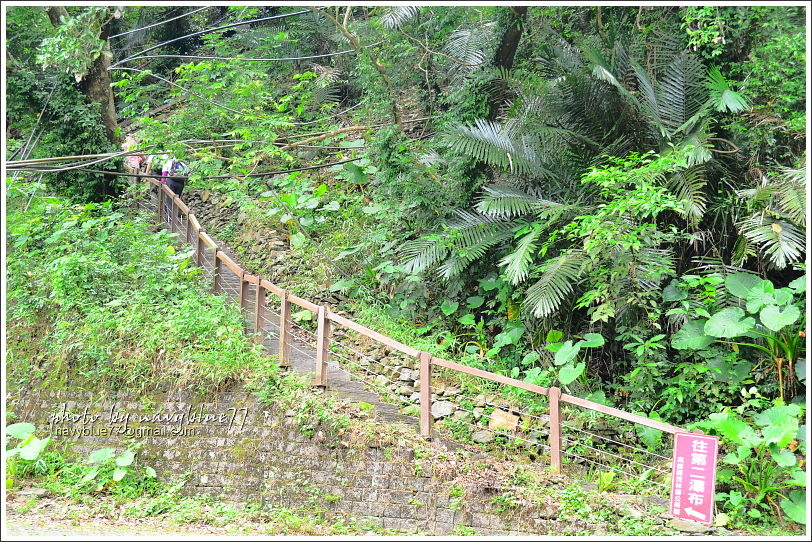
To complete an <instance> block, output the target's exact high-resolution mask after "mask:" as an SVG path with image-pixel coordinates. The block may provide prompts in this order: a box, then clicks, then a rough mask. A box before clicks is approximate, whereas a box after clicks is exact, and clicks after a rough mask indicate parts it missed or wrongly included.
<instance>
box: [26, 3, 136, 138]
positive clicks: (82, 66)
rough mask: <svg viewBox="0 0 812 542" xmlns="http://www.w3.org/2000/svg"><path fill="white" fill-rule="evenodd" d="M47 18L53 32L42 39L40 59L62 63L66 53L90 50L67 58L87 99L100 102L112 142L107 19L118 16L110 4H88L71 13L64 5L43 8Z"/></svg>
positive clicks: (112, 102)
mask: <svg viewBox="0 0 812 542" xmlns="http://www.w3.org/2000/svg"><path fill="white" fill-rule="evenodd" d="M45 11H46V13H47V14H48V19H49V20H50V21H51V24H52V25H53V26H54V28H55V29H56V34H55V35H54V36H52V37H49V38H46V39H45V40H44V41H43V45H42V49H43V51H42V53H41V54H40V62H42V63H43V64H45V65H52V64H61V63H65V60H66V57H68V55H71V56H73V53H74V52H75V51H76V50H77V48H78V50H79V51H85V52H89V53H90V54H89V55H83V56H80V57H75V56H74V57H73V58H72V59H71V60H70V61H68V62H66V63H67V67H68V69H69V70H71V72H72V73H73V75H74V77H75V78H76V81H77V82H78V83H79V86H80V88H81V90H82V93H83V94H84V95H85V97H86V98H87V100H88V102H90V103H95V104H98V105H99V113H100V115H101V120H102V123H103V124H104V131H105V133H106V134H107V138H108V139H109V140H110V141H111V142H113V143H115V142H116V141H117V139H118V136H117V134H116V128H117V123H116V106H115V99H114V97H113V89H112V87H111V83H112V80H111V79H110V72H109V71H108V68H109V67H110V62H111V59H112V57H113V55H112V53H111V52H110V42H109V40H108V38H109V35H110V33H109V23H110V21H111V20H112V19H113V17H117V16H120V13H119V12H118V11H116V12H115V13H113V14H111V13H110V10H109V8H106V7H105V8H98V7H94V8H89V9H87V10H86V11H83V12H82V13H80V14H78V15H75V16H73V17H72V16H71V15H70V14H69V13H68V11H67V9H65V7H63V6H48V7H46V8H45Z"/></svg>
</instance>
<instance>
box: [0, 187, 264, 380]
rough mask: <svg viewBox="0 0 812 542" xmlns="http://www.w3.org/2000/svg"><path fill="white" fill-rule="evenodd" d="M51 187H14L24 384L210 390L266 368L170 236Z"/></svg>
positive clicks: (12, 270)
mask: <svg viewBox="0 0 812 542" xmlns="http://www.w3.org/2000/svg"><path fill="white" fill-rule="evenodd" d="M42 188H43V187H42V186H39V185H36V184H35V185H31V184H25V185H21V184H17V183H10V184H9V185H8V190H9V192H8V196H9V198H10V199H9V203H10V206H9V214H8V216H7V224H8V228H9V229H8V231H9V247H10V253H9V258H8V283H7V284H8V297H7V299H8V312H7V314H6V316H7V317H8V319H7V322H8V331H9V337H10V340H9V341H10V348H9V356H10V360H9V361H10V364H9V376H10V377H11V378H12V380H13V381H15V382H16V383H17V385H27V384H34V383H39V384H40V385H42V384H43V381H44V384H45V385H49V384H52V385H55V384H56V383H57V382H60V381H62V380H64V379H66V378H69V379H71V381H73V382H77V383H78V382H83V381H85V382H95V383H104V384H105V385H107V386H110V387H111V388H113V389H119V388H124V387H126V388H128V389H143V388H146V387H148V386H152V387H161V386H166V385H172V386H182V387H188V386H191V387H192V388H193V389H195V388H196V389H199V390H205V389H212V388H215V387H218V386H223V385H225V384H228V383H229V382H230V381H233V380H235V379H238V378H241V377H242V376H243V375H244V373H245V371H246V370H247V369H248V368H250V367H252V366H254V365H257V364H260V363H262V361H261V358H262V355H261V353H260V351H259V350H258V349H257V348H258V347H257V346H256V345H253V344H252V343H251V341H250V340H249V339H248V338H246V337H245V336H244V335H242V333H240V331H241V330H242V323H241V317H240V315H239V312H238V311H237V310H236V309H234V308H233V307H231V306H230V305H228V304H225V303H223V300H222V297H218V296H214V295H211V294H207V293H205V287H204V286H203V284H202V282H201V280H200V275H201V271H200V269H198V268H196V267H194V266H192V265H190V263H189V258H190V254H188V253H177V252H176V250H175V249H174V248H173V246H172V244H171V242H170V238H169V236H168V235H167V234H166V233H163V232H161V233H152V232H150V230H149V229H148V225H147V224H146V223H145V222H144V221H142V220H140V219H133V218H130V217H127V216H126V214H125V213H124V212H123V211H121V210H116V209H114V208H113V205H112V204H111V202H106V203H102V204H96V203H87V204H77V205H70V204H69V203H68V202H66V201H65V200H62V199H59V198H52V197H46V196H42V195H40V194H41V193H42V192H41V190H42ZM38 189H39V190H40V192H39V193H37V190H38ZM28 200H30V206H29V208H28V210H27V211H26V212H23V207H24V206H25V202H26V201H28Z"/></svg>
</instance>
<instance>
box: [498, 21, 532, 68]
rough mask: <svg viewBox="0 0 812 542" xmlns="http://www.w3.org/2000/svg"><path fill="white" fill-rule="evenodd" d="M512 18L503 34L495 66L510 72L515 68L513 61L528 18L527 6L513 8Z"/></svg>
mask: <svg viewBox="0 0 812 542" xmlns="http://www.w3.org/2000/svg"><path fill="white" fill-rule="evenodd" d="M509 9H510V17H509V19H508V22H507V28H505V33H504V34H502V41H500V42H499V47H498V48H497V49H496V55H495V56H494V59H493V64H494V65H495V66H497V67H502V68H505V69H506V70H509V69H511V68H512V67H513V59H514V58H515V57H516V49H518V47H519V40H520V39H521V38H522V32H523V31H524V19H525V17H527V6H518V7H512V8H509Z"/></svg>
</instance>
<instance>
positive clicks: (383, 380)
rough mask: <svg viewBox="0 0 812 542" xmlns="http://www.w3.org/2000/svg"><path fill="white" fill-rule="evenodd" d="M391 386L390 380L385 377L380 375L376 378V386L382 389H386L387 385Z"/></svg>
mask: <svg viewBox="0 0 812 542" xmlns="http://www.w3.org/2000/svg"><path fill="white" fill-rule="evenodd" d="M387 384H389V379H387V378H386V377H385V376H383V375H378V376H376V377H375V385H376V386H378V387H381V388H385V387H386V385H387Z"/></svg>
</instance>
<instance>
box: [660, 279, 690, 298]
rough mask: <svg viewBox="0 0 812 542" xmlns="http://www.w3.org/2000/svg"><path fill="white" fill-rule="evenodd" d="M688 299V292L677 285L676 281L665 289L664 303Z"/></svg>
mask: <svg viewBox="0 0 812 542" xmlns="http://www.w3.org/2000/svg"><path fill="white" fill-rule="evenodd" d="M683 299H688V290H686V289H685V288H680V287H678V286H677V285H676V281H672V282H671V283H670V284H669V285H668V286H666V287H665V288H664V289H663V301H665V302H666V303H667V302H669V301H682V300H683Z"/></svg>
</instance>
